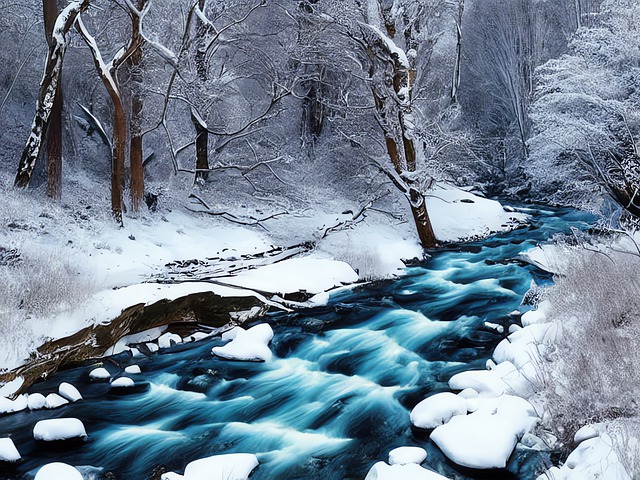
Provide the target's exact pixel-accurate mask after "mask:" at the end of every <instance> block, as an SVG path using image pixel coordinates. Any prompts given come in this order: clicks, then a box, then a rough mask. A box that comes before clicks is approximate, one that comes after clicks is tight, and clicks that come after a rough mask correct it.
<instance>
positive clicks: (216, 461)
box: [161, 453, 258, 480]
mask: <svg viewBox="0 0 640 480" xmlns="http://www.w3.org/2000/svg"><path fill="white" fill-rule="evenodd" d="M257 466H258V459H257V458H256V456H255V455H253V454H251V453H229V454H226V455H215V456H213V457H207V458H201V459H199V460H195V461H193V462H191V463H189V464H188V465H187V467H186V468H185V469H184V475H179V474H176V473H173V472H169V473H165V474H163V475H162V477H161V479H162V480H178V479H184V480H213V479H215V480H246V479H247V478H249V475H251V472H253V470H255V468H256V467H257Z"/></svg>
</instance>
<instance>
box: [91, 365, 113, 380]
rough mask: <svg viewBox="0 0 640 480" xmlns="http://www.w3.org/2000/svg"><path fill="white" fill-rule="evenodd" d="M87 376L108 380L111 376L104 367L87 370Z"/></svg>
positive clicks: (92, 378) (93, 378)
mask: <svg viewBox="0 0 640 480" xmlns="http://www.w3.org/2000/svg"><path fill="white" fill-rule="evenodd" d="M89 378H90V379H91V380H109V379H110V378H111V374H110V373H109V371H108V370H107V369H106V368H103V367H100V368H94V369H93V370H91V371H90V372H89Z"/></svg>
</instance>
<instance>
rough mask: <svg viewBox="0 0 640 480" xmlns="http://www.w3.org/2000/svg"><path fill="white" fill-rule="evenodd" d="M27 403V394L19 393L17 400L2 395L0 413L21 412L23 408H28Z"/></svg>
mask: <svg viewBox="0 0 640 480" xmlns="http://www.w3.org/2000/svg"><path fill="white" fill-rule="evenodd" d="M27 405H28V399H27V395H18V397H17V398H16V399H15V400H11V399H9V398H5V397H0V413H13V412H21V411H22V410H24V409H25V408H27Z"/></svg>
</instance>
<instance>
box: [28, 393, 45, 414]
mask: <svg viewBox="0 0 640 480" xmlns="http://www.w3.org/2000/svg"><path fill="white" fill-rule="evenodd" d="M46 404H47V399H46V398H44V395H42V394H41V393H32V394H31V395H29V398H28V399H27V406H28V407H29V410H40V409H41V408H44V407H45V406H46Z"/></svg>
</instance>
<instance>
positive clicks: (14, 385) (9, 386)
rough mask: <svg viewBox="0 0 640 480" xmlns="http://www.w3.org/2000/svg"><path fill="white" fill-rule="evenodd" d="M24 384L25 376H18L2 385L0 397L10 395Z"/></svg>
mask: <svg viewBox="0 0 640 480" xmlns="http://www.w3.org/2000/svg"><path fill="white" fill-rule="evenodd" d="M22 385H24V378H23V377H16V378H14V379H13V380H11V381H10V382H7V383H5V384H3V385H2V386H1V387H0V397H10V396H11V395H13V394H14V393H16V392H17V391H18V390H20V387H22Z"/></svg>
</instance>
